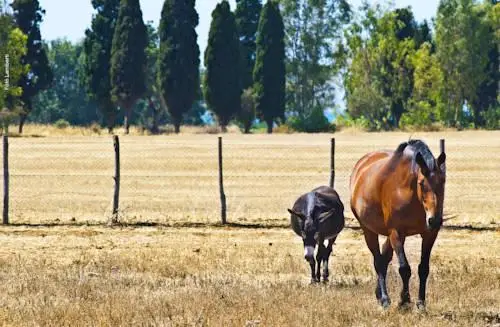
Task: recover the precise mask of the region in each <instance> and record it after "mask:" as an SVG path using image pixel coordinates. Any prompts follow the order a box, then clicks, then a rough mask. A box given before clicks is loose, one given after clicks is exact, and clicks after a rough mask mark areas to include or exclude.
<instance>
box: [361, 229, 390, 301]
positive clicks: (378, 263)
mask: <svg viewBox="0 0 500 327" xmlns="http://www.w3.org/2000/svg"><path fill="white" fill-rule="evenodd" d="M363 234H364V235H365V241H366V245H368V248H369V249H370V252H371V253H372V255H373V265H374V266H375V271H376V272H377V287H378V288H380V298H377V299H378V300H379V301H380V304H381V305H382V306H383V307H384V308H387V307H388V306H389V305H390V304H391V299H390V298H389V295H388V294H387V285H386V282H385V277H386V275H387V265H386V264H384V260H383V258H382V255H381V254H380V247H379V243H378V235H377V234H375V233H374V232H372V231H370V230H368V229H366V228H363Z"/></svg>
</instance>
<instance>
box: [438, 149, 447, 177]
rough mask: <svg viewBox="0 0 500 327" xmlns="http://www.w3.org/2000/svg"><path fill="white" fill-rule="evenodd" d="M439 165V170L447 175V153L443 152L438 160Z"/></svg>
mask: <svg viewBox="0 0 500 327" xmlns="http://www.w3.org/2000/svg"><path fill="white" fill-rule="evenodd" d="M437 164H438V166H439V169H440V170H441V171H442V172H443V173H446V153H444V152H441V154H440V155H439V157H438V159H437Z"/></svg>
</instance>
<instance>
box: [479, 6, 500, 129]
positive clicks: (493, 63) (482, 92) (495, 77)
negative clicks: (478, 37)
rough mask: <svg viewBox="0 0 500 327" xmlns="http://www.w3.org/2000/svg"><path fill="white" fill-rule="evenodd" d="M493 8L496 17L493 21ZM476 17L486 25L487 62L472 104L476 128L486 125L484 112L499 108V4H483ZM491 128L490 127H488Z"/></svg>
mask: <svg viewBox="0 0 500 327" xmlns="http://www.w3.org/2000/svg"><path fill="white" fill-rule="evenodd" d="M495 8H496V14H497V17H496V19H495ZM478 15H479V16H480V18H481V19H482V21H483V23H484V24H485V25H486V28H485V33H486V34H485V35H484V37H485V38H486V41H485V43H486V44H487V45H488V62H487V64H486V67H485V70H484V74H485V75H486V76H485V79H484V80H483V82H482V83H481V84H480V85H479V87H478V89H477V94H476V96H475V100H473V102H472V108H473V110H474V123H475V125H476V127H479V126H484V125H485V124H486V120H485V117H486V116H485V115H487V113H486V111H488V110H490V109H491V110H493V109H494V108H495V107H500V104H499V102H498V101H499V100H498V91H499V85H500V84H499V83H500V67H499V49H500V47H499V46H498V44H499V42H500V38H498V37H497V36H496V35H495V33H500V32H499V29H500V21H498V20H499V18H500V4H498V3H497V4H495V5H492V4H491V3H488V2H485V3H484V4H482V5H481V6H479V7H478ZM490 126H491V125H490Z"/></svg>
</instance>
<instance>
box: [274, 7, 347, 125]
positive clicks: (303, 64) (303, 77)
mask: <svg viewBox="0 0 500 327" xmlns="http://www.w3.org/2000/svg"><path fill="white" fill-rule="evenodd" d="M280 5H281V7H282V15H283V21H284V23H285V35H286V41H285V42H286V69H287V92H286V93H287V110H288V111H289V112H292V113H296V114H298V115H301V116H303V117H307V116H310V112H311V111H312V110H313V108H316V107H317V106H319V107H320V108H321V110H324V109H326V108H329V107H333V106H334V100H335V93H334V90H335V87H334V77H335V76H336V75H337V73H338V71H339V69H340V68H341V67H342V65H343V64H344V62H345V60H344V58H343V53H344V52H343V51H342V50H343V49H342V47H341V43H342V39H343V27H344V26H345V25H346V24H347V23H348V22H349V20H350V17H351V9H350V7H349V4H348V3H347V1H345V0H319V1H310V0H282V1H280Z"/></svg>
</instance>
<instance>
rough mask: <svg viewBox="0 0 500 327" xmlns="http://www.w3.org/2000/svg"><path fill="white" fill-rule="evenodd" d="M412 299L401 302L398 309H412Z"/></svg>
mask: <svg viewBox="0 0 500 327" xmlns="http://www.w3.org/2000/svg"><path fill="white" fill-rule="evenodd" d="M410 304H411V302H410V301H405V302H399V305H398V309H399V310H402V311H407V310H409V309H410Z"/></svg>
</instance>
